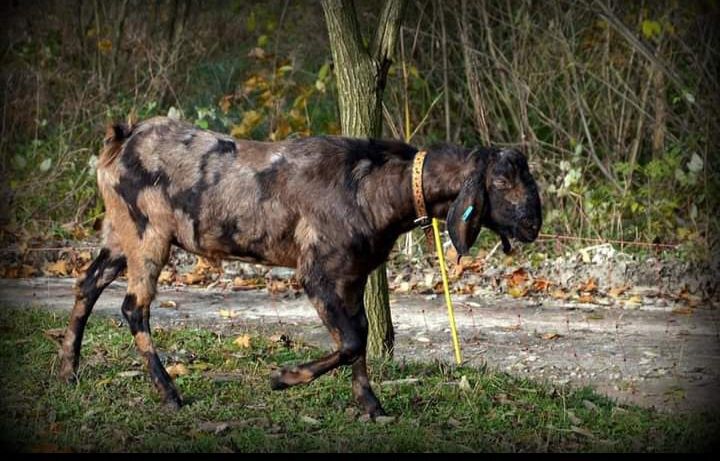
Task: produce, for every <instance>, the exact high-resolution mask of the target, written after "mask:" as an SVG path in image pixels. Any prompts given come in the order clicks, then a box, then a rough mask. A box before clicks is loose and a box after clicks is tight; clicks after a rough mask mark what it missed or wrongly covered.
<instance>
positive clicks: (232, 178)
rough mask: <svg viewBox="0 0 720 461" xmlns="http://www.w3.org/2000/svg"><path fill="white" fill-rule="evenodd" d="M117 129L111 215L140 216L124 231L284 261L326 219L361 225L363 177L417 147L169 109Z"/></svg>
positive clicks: (344, 227)
mask: <svg viewBox="0 0 720 461" xmlns="http://www.w3.org/2000/svg"><path fill="white" fill-rule="evenodd" d="M109 134H110V136H109V140H108V141H106V149H105V152H104V153H103V155H102V156H101V161H100V162H99V168H98V183H99V185H100V190H101V193H102V195H103V198H104V199H105V201H106V207H107V208H108V217H109V218H110V219H111V220H113V216H116V217H117V219H114V221H121V220H126V221H128V220H129V221H131V222H132V223H133V226H132V227H134V229H125V233H130V232H131V230H134V232H135V233H136V234H137V238H143V235H144V234H145V232H148V229H150V230H151V231H152V232H155V233H158V234H160V235H163V236H166V238H168V239H171V240H172V241H173V242H174V243H176V244H178V245H179V246H181V247H183V248H185V249H187V250H188V251H192V252H195V253H199V254H205V255H210V256H216V257H229V256H235V257H240V258H245V259H247V260H252V261H257V262H262V263H265V264H275V265H285V266H294V265H295V263H296V260H297V256H298V253H299V251H300V247H301V246H302V244H303V242H306V241H307V239H308V235H309V234H310V235H316V234H317V232H318V231H319V229H320V228H327V229H330V230H333V229H332V228H333V227H337V229H334V232H336V233H343V232H344V233H347V234H350V233H352V229H350V228H348V226H350V227H351V226H353V225H362V224H363V220H364V216H362V215H361V213H360V210H358V205H357V193H358V184H359V183H360V182H361V181H362V180H363V179H364V178H365V177H367V176H368V175H370V174H371V173H372V172H373V171H375V170H377V169H378V168H380V167H382V165H384V164H385V163H386V162H388V161H393V160H401V161H407V160H408V159H411V158H412V155H413V154H414V152H415V149H413V148H412V147H410V146H408V145H406V144H403V143H399V142H393V141H376V140H361V139H349V138H341V137H313V138H303V139H295V140H287V141H283V142H274V143H269V142H256V141H247V140H237V139H234V138H232V137H229V136H227V135H223V134H220V133H215V132H211V131H207V130H201V129H199V128H197V127H194V126H192V125H190V124H187V123H184V122H181V121H178V120H174V119H170V118H166V117H157V118H153V119H149V120H147V121H145V122H142V123H140V124H138V125H136V126H134V127H132V128H131V129H115V130H114V132H112V133H109ZM353 218H354V219H353ZM336 221H337V222H336ZM113 224H115V223H113ZM115 227H118V226H115ZM126 227H127V226H126Z"/></svg>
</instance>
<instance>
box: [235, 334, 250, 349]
mask: <svg viewBox="0 0 720 461" xmlns="http://www.w3.org/2000/svg"><path fill="white" fill-rule="evenodd" d="M233 343H234V344H235V345H236V346H239V347H242V348H244V349H248V348H250V335H242V336H238V337H237V338H235V341H233Z"/></svg>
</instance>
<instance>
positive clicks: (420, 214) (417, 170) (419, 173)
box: [412, 150, 434, 251]
mask: <svg viewBox="0 0 720 461" xmlns="http://www.w3.org/2000/svg"><path fill="white" fill-rule="evenodd" d="M426 155H427V152H426V151H424V150H423V151H420V152H418V153H417V154H415V159H414V160H413V168H412V191H413V204H414V205H415V214H416V215H417V219H416V220H415V223H416V224H419V225H420V228H421V229H422V230H423V232H425V238H426V240H427V242H426V243H427V245H428V248H429V249H430V251H432V250H433V241H434V239H433V229H432V222H431V219H430V216H428V213H427V209H426V208H425V196H424V194H423V166H424V165H425V156H426Z"/></svg>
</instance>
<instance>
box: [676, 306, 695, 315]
mask: <svg viewBox="0 0 720 461" xmlns="http://www.w3.org/2000/svg"><path fill="white" fill-rule="evenodd" d="M672 313H673V314H677V315H690V314H692V313H693V310H692V307H689V306H683V307H678V308H675V309H673V310H672Z"/></svg>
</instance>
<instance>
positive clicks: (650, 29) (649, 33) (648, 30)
mask: <svg viewBox="0 0 720 461" xmlns="http://www.w3.org/2000/svg"><path fill="white" fill-rule="evenodd" d="M642 33H643V35H644V36H645V38H653V37H656V36H659V35H660V34H661V33H662V26H661V25H660V23H659V22H657V21H651V20H650V19H646V20H644V21H643V22H642Z"/></svg>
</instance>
